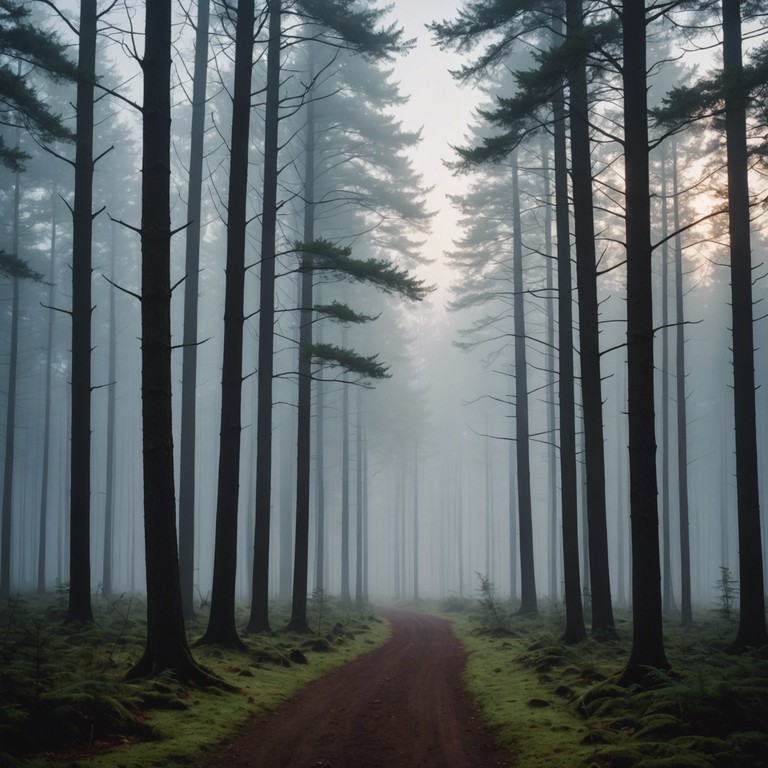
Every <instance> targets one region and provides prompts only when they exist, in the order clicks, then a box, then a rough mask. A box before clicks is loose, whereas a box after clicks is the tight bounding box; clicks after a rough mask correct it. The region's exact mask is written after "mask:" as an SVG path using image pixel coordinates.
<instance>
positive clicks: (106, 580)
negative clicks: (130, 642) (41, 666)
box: [101, 225, 117, 595]
mask: <svg viewBox="0 0 768 768" xmlns="http://www.w3.org/2000/svg"><path fill="white" fill-rule="evenodd" d="M111 251H112V252H111V254H110V279H111V280H112V282H113V283H114V282H115V230H114V225H113V229H112V249H111ZM108 366H109V375H108V377H107V379H108V384H109V391H108V392H107V457H106V458H107V466H106V475H107V476H106V479H105V488H104V559H103V561H102V570H101V591H102V592H103V593H104V594H105V595H111V594H112V547H113V538H114V537H113V529H114V525H113V523H114V517H115V501H114V490H115V415H116V407H117V395H116V392H115V387H116V386H117V324H116V320H115V288H114V287H113V288H111V289H110V292H109V363H108Z"/></svg>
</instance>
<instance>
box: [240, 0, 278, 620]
mask: <svg viewBox="0 0 768 768" xmlns="http://www.w3.org/2000/svg"><path fill="white" fill-rule="evenodd" d="M268 7H269V42H268V43H267V91H266V112H265V115H264V169H263V173H264V187H263V194H262V216H261V273H260V279H261V284H260V289H259V354H258V364H259V372H258V384H259V406H258V411H257V415H256V432H257V439H258V446H257V455H256V526H255V530H254V545H253V546H254V550H253V551H254V557H253V590H252V595H251V615H250V618H249V620H248V627H247V630H248V631H249V632H268V631H269V629H270V626H269V529H270V508H271V505H272V374H273V370H274V360H273V351H274V342H275V337H274V327H273V326H274V319H275V232H276V227H277V154H278V143H277V132H278V131H277V129H278V124H279V102H280V43H281V13H282V9H281V2H280V0H269V4H268Z"/></svg>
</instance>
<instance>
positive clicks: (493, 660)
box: [454, 595, 768, 768]
mask: <svg viewBox="0 0 768 768" xmlns="http://www.w3.org/2000/svg"><path fill="white" fill-rule="evenodd" d="M481 599H482V595H481ZM716 618H720V617H716ZM716 618H715V620H714V621H712V622H710V623H709V624H697V625H696V626H694V627H692V628H688V629H685V630H683V629H681V628H679V627H669V628H668V630H667V632H666V647H667V655H668V658H669V660H670V662H671V664H672V667H673V668H672V671H671V672H670V673H665V672H652V673H651V675H650V680H651V684H650V685H649V687H647V688H641V687H639V686H634V687H629V688H623V687H620V686H618V685H617V683H616V681H617V677H618V674H619V672H620V671H621V670H622V668H623V666H624V664H625V663H626V660H627V658H628V656H629V650H630V637H631V631H630V626H631V625H630V622H629V620H628V618H627V617H623V616H619V619H618V621H617V629H618V634H619V639H609V640H605V641H601V642H597V641H595V640H593V639H591V638H590V639H587V640H585V641H584V642H582V643H579V644H577V645H565V644H564V643H563V642H562V641H561V633H562V629H563V628H562V627H559V624H560V623H561V622H560V621H558V617H557V616H553V615H544V616H540V617H537V618H529V617H521V616H515V615H514V614H510V624H509V630H510V633H509V634H508V635H507V636H500V635H499V634H498V632H496V631H493V625H494V623H495V620H493V617H490V619H491V620H489V616H488V607H487V605H486V606H484V605H482V604H480V605H478V607H477V609H476V610H475V612H474V613H469V614H468V613H467V612H466V611H465V612H463V613H462V614H461V615H460V616H458V617H457V618H456V619H455V622H454V627H455V631H456V633H457V635H458V636H459V637H460V639H461V640H462V642H463V644H464V645H465V647H466V648H467V649H468V650H469V651H470V660H469V663H468V666H467V671H466V680H467V684H468V686H469V688H470V690H471V691H472V693H473V695H474V696H475V697H476V700H477V703H478V705H479V706H480V708H481V710H482V712H483V715H484V717H485V719H486V721H487V723H488V725H489V726H490V727H491V729H492V730H493V731H494V733H495V735H496V737H497V739H498V741H499V742H500V743H501V744H502V745H504V746H506V747H507V748H509V749H511V750H512V751H513V752H514V753H515V756H516V758H515V759H516V763H515V764H516V766H517V768H545V767H546V768H577V767H578V766H584V767H585V768H663V767H664V766H668V767H669V768H765V766H768V648H766V649H762V651H759V650H758V651H755V652H754V653H748V654H743V655H740V656H734V655H730V654H727V653H725V652H724V650H723V647H724V642H723V636H722V631H721V630H722V626H721V623H720V622H718V621H717V620H716Z"/></svg>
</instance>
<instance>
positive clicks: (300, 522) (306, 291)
mask: <svg viewBox="0 0 768 768" xmlns="http://www.w3.org/2000/svg"><path fill="white" fill-rule="evenodd" d="M312 53H313V52H312V51H311V50H310V52H309V57H310V74H309V77H310V81H311V80H312V78H313V76H314V73H313V66H312ZM304 135H305V139H304V201H305V202H304V243H305V244H308V243H311V242H313V241H314V239H315V105H314V101H313V96H312V92H311V91H310V92H309V94H308V103H307V125H306V128H305V133H304ZM313 282H314V274H313V272H312V254H310V253H307V252H306V251H305V252H304V253H302V255H301V297H300V301H299V306H300V307H301V310H300V321H299V394H298V409H297V410H298V416H297V420H296V428H297V441H296V544H295V548H294V556H293V597H292V601H291V621H290V623H289V625H288V627H289V628H290V629H294V630H297V631H299V632H309V624H308V623H307V591H308V579H309V486H310V476H311V471H310V470H311V460H312V456H311V441H310V436H311V430H312V356H311V353H310V347H311V345H312V320H313V315H314V312H313V306H314V297H313ZM317 535H318V537H319V536H321V535H322V534H321V532H319V531H318V534H317ZM319 546H320V545H319V544H318V547H319ZM318 560H320V558H319V557H318ZM320 568H321V566H320V565H318V584H319V585H322V575H321V570H320ZM318 588H321V587H318Z"/></svg>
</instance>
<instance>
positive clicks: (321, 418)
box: [315, 381, 325, 592]
mask: <svg viewBox="0 0 768 768" xmlns="http://www.w3.org/2000/svg"><path fill="white" fill-rule="evenodd" d="M315 392H316V394H317V406H316V409H317V414H316V415H315V424H316V429H315V442H316V445H315V457H316V458H315V504H316V505H317V522H316V525H315V540H316V541H315V546H316V550H317V560H316V564H315V565H316V575H315V589H317V590H318V592H321V591H323V590H325V455H324V450H325V389H324V387H323V382H322V381H318V382H316V383H315Z"/></svg>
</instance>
